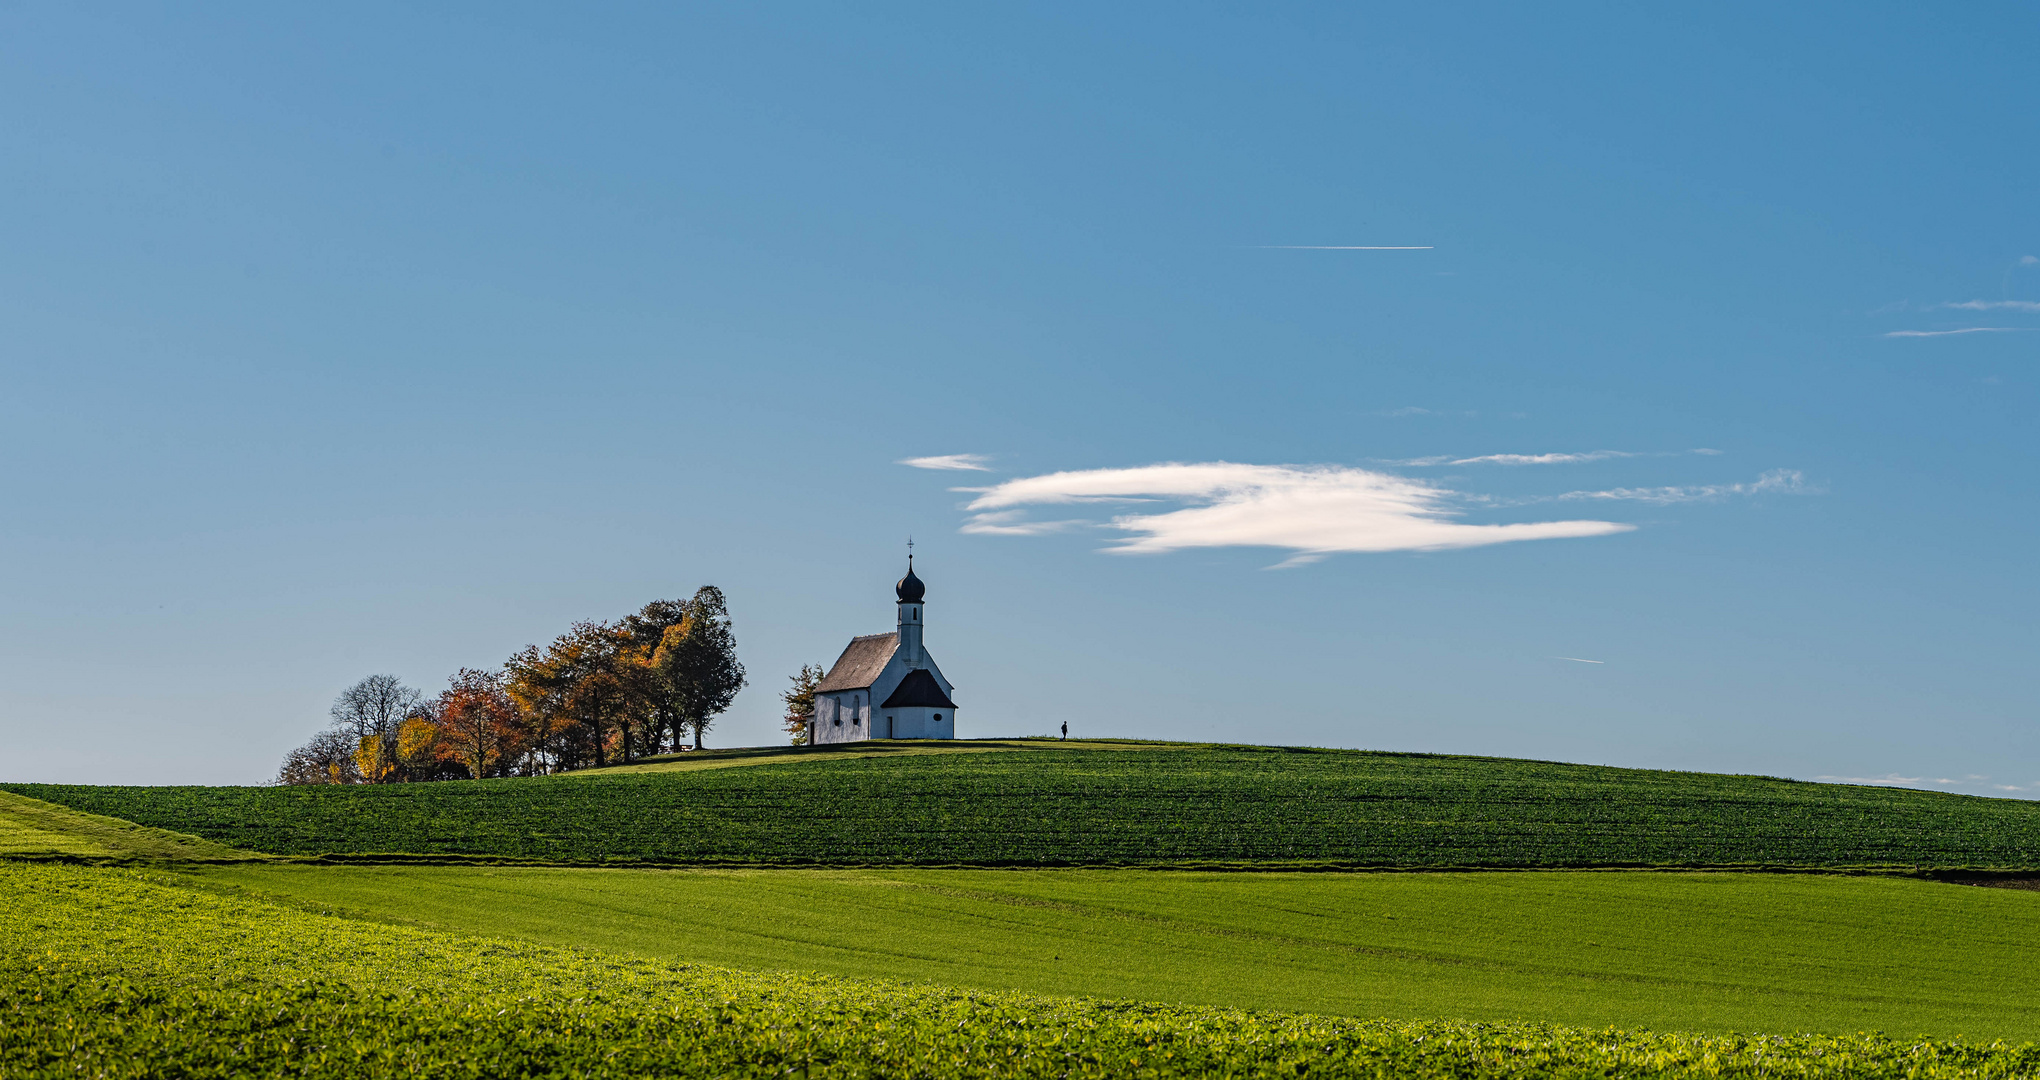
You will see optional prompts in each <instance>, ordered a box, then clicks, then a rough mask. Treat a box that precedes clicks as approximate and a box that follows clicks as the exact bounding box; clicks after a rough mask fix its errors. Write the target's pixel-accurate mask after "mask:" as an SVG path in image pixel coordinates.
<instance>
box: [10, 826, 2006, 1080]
mask: <svg viewBox="0 0 2040 1080" xmlns="http://www.w3.org/2000/svg"><path fill="white" fill-rule="evenodd" d="M1951 888H1952V887H1951ZM2036 1070H2040V1047H2035V1046H2032V1045H2030V1044H2026V1045H2016V1046H2015V1045H2009V1044H2004V1043H1989V1042H1973V1041H1960V1040H1925V1039H1912V1038H1885V1037H1882V1036H1876V1035H1844V1036H1833V1035H1794V1036H1704V1035H1690V1034H1678V1033H1659V1034H1652V1033H1639V1032H1624V1031H1618V1030H1612V1029H1584V1028H1567V1027H1553V1026H1546V1025H1537V1024H1478V1023H1466V1022H1454V1021H1396V1020H1344V1019H1336V1018H1326V1017H1317V1016H1309V1015H1298V1014H1284V1013H1267V1012H1249V1011H1240V1010H1228V1009H1217V1008H1198V1007H1184V1006H1165V1005H1152V1004H1138V1003H1124V1002H1112V1001H1097V1000H1088V999H1081V998H1068V997H1061V998H1058V997H1045V996H1036V995H1025V994H1017V993H1011V992H986V993H974V992H968V991H956V990H945V989H940V988H930V987H921V986H914V985H909V984H904V983H897V982H884V981H874V980H855V979H841V978H832V977H828V976H815V975H797V974H755V973H754V974H746V973H741V972H734V971H729V970H726V969H722V968H711V967H701V966H693V965H673V964H668V963H661V962H657V961H649V960H642V959H633V958H628V957H622V956H616V955H612V954H606V953H601V952H593V951H587V950H577V949H564V948H558V947H548V946H541V945H532V944H528V943H521V942H515V941H509V940H504V939H500V938H495V939H492V938H487V937H474V936H465V935H457V934H450V933H445V932H438V931H430V930H424V929H419V928H414V927H404V926H394V925H388V924H383V923H374V922H364V921H356V920H349V919H343V918H338V917H334V916H330V915H322V914H317V913H314V912H310V911H306V910H302V909H298V908H292V907H285V906H280V905H276V904H272V903H267V902H264V901H261V900H259V899H255V898H251V897H246V896H226V895H221V894H219V893H218V892H215V891H208V890H201V889H197V888H193V887H190V886H188V885H184V884H180V883H179V882H178V881H177V880H176V879H175V878H174V877H173V876H170V875H163V874H156V873H141V872H137V871H132V870H122V869H108V868H82V867H73V866H62V865H47V864H43V865H38V864H25V863H19V862H15V863H7V862H0V1074H4V1075H6V1076H7V1077H10V1078H37V1080H40V1078H45V1077H49V1078H55V1077H74V1076H80V1075H86V1076H99V1077H158V1076H193V1077H200V1076H221V1077H224V1076H258V1077H268V1076H279V1077H280V1076H306V1075H312V1076H322V1077H324V1076H333V1077H398V1076H406V1077H408V1076H452V1077H483V1076H488V1077H539V1076H570V1075H571V1076H591V1077H604V1076H616V1077H637V1076H654V1075H656V1076H679V1077H694V1076H699V1077H709V1076H755V1077H768V1076H770V1077H783V1076H800V1077H928V1078H935V1077H945V1078H946V1077H973V1076H998V1077H1043V1078H1047V1077H1058V1078H1061V1077H1163V1076H1233V1077H1278V1076H1279V1077H1299V1076H1356V1077H1417V1078H1421V1077H1431V1076H1437V1077H1446V1076H1450V1077H1472V1076H1482V1077H1559V1076H1663V1077H1688V1076H1690V1077H1751V1078H1755V1077H1796V1076H1840V1075H1847V1076H1863V1077H1901V1076H1903V1077H1919V1078H1936V1077H2012V1076H2023V1075H2030V1074H2032V1073H2033V1072H2035V1071H2036Z"/></svg>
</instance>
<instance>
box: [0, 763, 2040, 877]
mask: <svg viewBox="0 0 2040 1080" xmlns="http://www.w3.org/2000/svg"><path fill="white" fill-rule="evenodd" d="M1007 745H1013V744H1007ZM1032 745H1035V746H1038V747H1041V748H1040V749H1028V750H1009V751H1004V752H975V753H963V752H951V753H939V754H937V753H924V754H913V755H890V756H851V755H847V754H829V753H810V754H798V753H788V752H785V751H784V750H781V751H772V752H765V753H767V754H769V756H763V757H759V758H758V760H759V761H761V762H766V763H765V764H758V765H756V766H754V767H746V768H695V769H691V770H686V771H655V770H656V769H657V768H658V767H657V766H653V767H649V769H651V770H654V771H647V770H624V771H615V772H610V773H608V774H606V775H600V776H565V777H555V778H547V779H530V780H492V781H482V782H479V783H437V784H400V785H387V786H366V787H301V788H203V787H156V788H142V787H67V786H54V785H36V784H10V785H5V789H6V790H11V791H14V792H18V793H20V794H23V795H28V796H32V797H34V798H37V799H43V800H47V801H49V802H53V803H60V804H63V805H66V806H70V807H73V808H75V809H79V810H83V811H88V812H91V813H95V814H103V815H109V816H112V817H117V818H123V819H126V820H129V821H134V822H139V823H141V824H144V825H148V826H153V827H156V828H161V829H170V830H175V831H178V832H183V833H190V834H194V835H196V836H200V837H204V838H206V839H208V840H212V841H217V842H220V843H224V844H229V845H232V846H234V847H237V848H242V849H246V850H252V851H259V852H269V853H274V854H280V855H321V854H352V855H366V854H373V853H410V854H415V855H429V856H435V857H454V856H477V857H496V858H508V859H521V860H537V861H554V862H561V863H579V864H591V863H592V864H600V863H617V862H624V863H629V862H637V863H664V864H707V863H716V862H736V863H749V864H825V865H826V864H834V865H971V866H1075V865H1125V866H1134V865H1157V864H1177V865H1184V864H1200V863H1202V864H1223V863H1252V864H1261V865H1267V864H1280V863H1291V864H1318V865H1332V866H1337V865H1345V866H1374V867H1393V866H1405V867H1417V866H1432V867H1439V866H1461V867H1527V866H1541V867H1591V866H1603V867H1606V866H1674V867H1676V866H1688V867H1692V866H1758V865H1773V866H1801V867H1836V866H1884V867H1973V868H1997V869H2032V868H2036V867H2040V804H2036V803H2033V802H2027V801H2018V800H2005V799H1983V798H1973V797H1967V796H1958V795H1947V794H1940V793H1934V792H1920V791H1905V790H1893V789H1885V788H1871V787H1855V786H1846V785H1830V784H1810V783H1798V782H1793V781H1788V780H1778V779H1769V778H1764V777H1751V776H1719V775H1711V774H1704V773H1674V772H1652V771H1645V770H1636V769H1616V768H1603V767H1595V766H1585V765H1562V764H1553V763H1547V762H1533V761H1515V760H1506V759H1495V758H1473V757H1445V756H1430V755H1411V754H1382V753H1367V752H1359V751H1309V750H1281V749H1271V748H1248V747H1224V746H1193V745H1166V744H1165V745H1154V746H1148V747H1145V748H1142V749H1140V751H1139V752H1125V751H1108V750H1102V749H1071V748H1057V747H1055V744H1053V743H1037V744H1032ZM962 746H963V747H969V746H970V744H962ZM740 756H741V755H739V757H740ZM728 763H735V759H734V758H732V759H728Z"/></svg>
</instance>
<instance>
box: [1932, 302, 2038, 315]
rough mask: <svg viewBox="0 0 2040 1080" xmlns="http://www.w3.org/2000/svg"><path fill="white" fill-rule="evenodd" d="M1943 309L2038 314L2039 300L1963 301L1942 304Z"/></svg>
mask: <svg viewBox="0 0 2040 1080" xmlns="http://www.w3.org/2000/svg"><path fill="white" fill-rule="evenodd" d="M1941 306H1942V307H1944V308H1960V309H1961V310H1963V311H2026V312H2036V313H2040V300H1964V301H1962V302H1961V303H1959V304H1942V305H1941Z"/></svg>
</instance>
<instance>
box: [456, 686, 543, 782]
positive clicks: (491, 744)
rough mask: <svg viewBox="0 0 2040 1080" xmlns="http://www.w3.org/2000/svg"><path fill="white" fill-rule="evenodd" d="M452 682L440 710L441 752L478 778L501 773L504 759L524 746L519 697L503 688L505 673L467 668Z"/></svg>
mask: <svg viewBox="0 0 2040 1080" xmlns="http://www.w3.org/2000/svg"><path fill="white" fill-rule="evenodd" d="M448 682H449V684H450V685H448V686H447V688H446V689H445V690H443V691H441V692H440V694H439V708H438V710H437V711H438V714H439V745H440V754H441V756H442V757H445V758H449V759H451V760H454V761H457V762H459V763H460V764H462V765H463V766H466V768H467V771H468V775H469V776H471V777H474V778H475V779H477V780H479V779H481V778H482V777H484V776H495V775H498V774H499V773H500V772H501V765H502V763H503V762H505V761H507V760H513V759H515V758H516V757H517V755H518V754H520V753H522V752H523V748H522V747H521V746H520V745H518V744H519V735H520V734H521V731H520V727H521V725H519V723H518V712H517V702H516V701H514V700H512V699H511V697H510V695H509V694H508V693H506V692H505V691H504V689H503V682H504V677H503V675H502V674H500V673H498V672H494V671H477V670H475V669H474V668H462V669H460V673H459V674H457V675H455V676H454V677H453V678H452V679H450V680H448Z"/></svg>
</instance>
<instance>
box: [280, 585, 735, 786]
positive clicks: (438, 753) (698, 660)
mask: <svg viewBox="0 0 2040 1080" xmlns="http://www.w3.org/2000/svg"><path fill="white" fill-rule="evenodd" d="M744 683H745V675H744V665H742V664H741V663H738V662H737V643H736V635H735V633H734V632H733V631H732V629H731V626H730V615H729V606H728V603H727V601H726V600H725V599H724V597H723V594H722V590H720V589H718V588H716V587H715V586H713V585H706V586H703V587H702V588H701V589H699V590H697V591H696V592H695V594H694V596H693V597H692V598H691V599H688V600H654V601H652V602H651V603H649V604H646V605H645V606H644V607H643V608H641V609H639V610H638V611H636V612H634V613H632V614H630V615H626V616H624V617H623V618H621V619H618V620H617V621H615V622H582V623H576V624H574V626H573V627H572V628H571V629H569V630H568V631H567V632H566V633H564V634H561V635H560V636H559V637H558V638H555V639H554V640H553V642H552V644H550V645H548V646H546V647H544V648H540V647H538V646H536V645H531V646H527V647H526V648H524V649H522V650H520V651H519V652H518V653H517V654H516V655H514V656H512V657H511V658H510V659H509V660H508V661H506V662H504V664H503V666H502V667H501V668H499V669H495V670H483V669H478V668H462V669H461V670H460V671H459V672H457V673H456V674H454V676H453V677H452V678H450V679H449V680H447V687H446V689H444V690H442V691H440V692H439V693H438V694H437V695H436V696H430V697H428V696H427V695H425V694H424V693H423V692H421V691H419V690H417V689H415V688H412V687H409V686H406V685H404V683H403V681H402V680H401V679H398V678H397V677H396V676H394V675H371V676H369V677H368V678H365V679H363V680H361V681H360V682H358V683H355V684H354V685H353V686H350V687H348V688H347V689H346V690H345V691H343V692H342V693H341V694H340V696H339V698H337V699H336V700H335V701H334V702H333V708H332V712H331V715H332V720H333V723H332V726H331V727H329V728H327V729H326V730H324V731H321V732H320V733H318V734H317V735H315V736H313V737H312V740H311V741H310V742H308V743H306V744H305V745H304V746H301V747H299V748H298V749H296V750H293V751H291V752H290V754H289V755H288V756H286V757H285V758H284V761H283V766H282V768H281V769H280V770H279V771H278V773H277V777H276V782H277V783H279V784H388V783H408V782H416V781H426V780H453V779H479V778H482V777H492V776H542V775H546V774H549V773H556V772H565V771H568V770H572V769H582V768H590V767H600V766H603V765H610V764H628V763H629V762H632V761H635V760H637V759H638V758H641V757H646V756H649V755H653V754H661V753H666V752H669V751H677V750H680V749H681V748H682V747H683V746H684V745H685V744H686V742H687V740H688V739H689V737H691V738H692V745H693V746H694V748H695V749H697V750H698V749H700V748H701V746H702V737H703V735H704V734H705V733H706V732H707V731H708V729H709V727H710V726H712V725H713V724H714V722H715V718H716V717H717V716H719V715H721V714H722V713H723V711H724V710H726V709H728V708H729V707H730V703H731V702H732V701H733V700H735V699H736V696H737V691H739V690H741V689H743V687H744Z"/></svg>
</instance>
